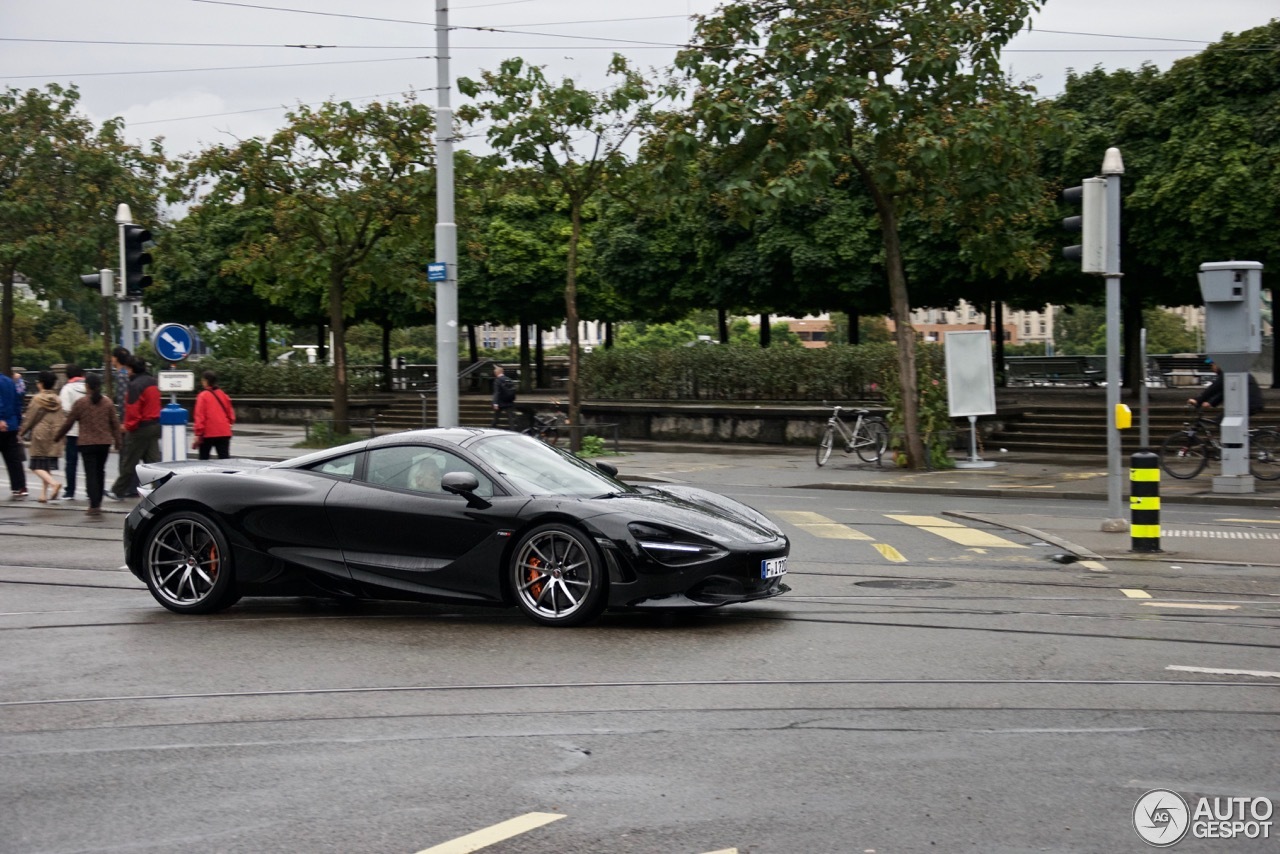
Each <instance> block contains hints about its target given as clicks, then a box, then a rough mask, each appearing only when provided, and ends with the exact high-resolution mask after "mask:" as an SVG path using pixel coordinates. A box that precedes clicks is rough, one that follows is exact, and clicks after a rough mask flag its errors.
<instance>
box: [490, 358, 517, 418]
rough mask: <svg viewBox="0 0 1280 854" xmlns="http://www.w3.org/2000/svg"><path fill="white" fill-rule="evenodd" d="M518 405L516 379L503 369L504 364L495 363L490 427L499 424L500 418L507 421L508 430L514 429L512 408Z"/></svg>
mask: <svg viewBox="0 0 1280 854" xmlns="http://www.w3.org/2000/svg"><path fill="white" fill-rule="evenodd" d="M515 405H516V383H515V380H513V379H511V377H509V376H507V375H506V371H504V370H503V369H502V365H495V366H494V368H493V422H492V423H491V424H490V425H489V426H490V427H497V426H498V419H500V418H501V419H503V420H505V421H506V427H507V429H508V430H511V429H513V428H512V426H511V410H512V409H514V408H515Z"/></svg>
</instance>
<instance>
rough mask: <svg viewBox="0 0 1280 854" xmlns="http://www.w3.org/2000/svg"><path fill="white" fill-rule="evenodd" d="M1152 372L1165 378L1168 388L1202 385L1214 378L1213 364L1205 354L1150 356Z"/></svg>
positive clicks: (1148, 359)
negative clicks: (1206, 358) (1206, 359)
mask: <svg viewBox="0 0 1280 854" xmlns="http://www.w3.org/2000/svg"><path fill="white" fill-rule="evenodd" d="M1147 361H1148V362H1149V363H1150V364H1151V365H1152V369H1151V371H1150V373H1151V374H1155V375H1158V376H1159V377H1160V378H1161V379H1163V380H1164V385H1165V387H1166V388H1179V387H1187V386H1202V385H1205V384H1207V383H1209V382H1211V381H1212V380H1213V376H1214V375H1213V365H1210V364H1208V363H1206V362H1205V357H1204V356H1197V355H1190V356H1148V357H1147Z"/></svg>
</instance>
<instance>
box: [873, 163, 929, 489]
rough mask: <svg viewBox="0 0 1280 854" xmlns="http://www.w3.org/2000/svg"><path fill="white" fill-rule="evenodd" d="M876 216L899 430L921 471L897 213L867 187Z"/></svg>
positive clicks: (912, 464) (912, 336)
mask: <svg viewBox="0 0 1280 854" xmlns="http://www.w3.org/2000/svg"><path fill="white" fill-rule="evenodd" d="M871 192H872V196H873V197H874V198H875V202H876V210H877V212H878V213H879V215H880V234H881V237H882V239H883V240H884V256H885V268H886V272H887V273H888V275H889V304H890V307H891V312H892V314H893V323H894V339H895V340H896V342H897V345H898V385H899V388H900V390H901V392H902V429H903V433H904V438H905V440H906V446H907V447H906V452H907V466H908V467H909V468H912V469H922V468H924V467H925V463H926V461H927V460H928V457H927V456H926V455H925V450H924V441H923V439H922V438H921V436H920V389H919V382H918V380H917V377H916V331H915V328H914V327H912V325H911V300H910V297H909V296H908V294H907V273H906V270H905V269H904V267H903V265H902V244H901V243H900V242H899V239H898V211H897V208H896V207H895V206H894V203H893V200H892V199H890V198H889V197H887V196H885V195H884V194H883V193H882V192H880V188H879V187H877V186H875V185H872V186H871Z"/></svg>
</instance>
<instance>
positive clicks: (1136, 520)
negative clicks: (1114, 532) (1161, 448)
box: [1129, 451, 1160, 552]
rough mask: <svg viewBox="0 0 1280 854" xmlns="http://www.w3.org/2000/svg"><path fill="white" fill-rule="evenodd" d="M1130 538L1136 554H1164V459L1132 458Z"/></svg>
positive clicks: (1152, 455)
mask: <svg viewBox="0 0 1280 854" xmlns="http://www.w3.org/2000/svg"><path fill="white" fill-rule="evenodd" d="M1129 511H1130V518H1129V536H1130V538H1131V539H1130V542H1131V543H1132V545H1131V549H1132V550H1133V551H1135V552H1158V551H1160V455H1159V454H1156V453H1152V452H1151V451H1138V452H1137V453H1135V454H1134V455H1133V456H1132V457H1130V458H1129Z"/></svg>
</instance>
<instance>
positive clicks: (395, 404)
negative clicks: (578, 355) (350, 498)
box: [378, 392, 562, 433]
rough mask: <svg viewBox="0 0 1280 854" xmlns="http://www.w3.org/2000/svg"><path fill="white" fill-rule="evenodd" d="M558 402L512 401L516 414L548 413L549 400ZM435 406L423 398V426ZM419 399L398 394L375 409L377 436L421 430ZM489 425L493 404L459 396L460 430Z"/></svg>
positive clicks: (430, 423) (431, 422)
mask: <svg viewBox="0 0 1280 854" xmlns="http://www.w3.org/2000/svg"><path fill="white" fill-rule="evenodd" d="M561 399H562V398H561V397H559V396H555V395H550V394H540V393H535V394H522V395H520V397H519V399H518V400H517V401H516V408H517V410H521V411H522V412H527V411H528V410H530V409H538V410H542V409H551V408H552V405H553V400H561ZM436 413H437V403H436V397H435V395H434V394H428V395H427V401H426V416H427V417H426V425H425V426H427V427H434V426H435V423H436ZM422 414H423V406H422V398H421V397H420V396H419V395H418V393H417V392H400V393H397V394H395V395H394V396H393V397H392V400H391V403H390V404H389V405H387V406H383V407H380V408H379V409H378V432H379V433H394V432H397V431H400V430H417V429H419V428H420V427H423V426H424V425H423V418H422ZM527 418H528V416H527V414H526V415H517V416H516V423H518V424H521V425H523V423H524V421H525V420H527ZM492 421H493V403H492V398H490V397H489V395H487V394H486V395H479V394H461V395H459V396H458V423H459V424H460V425H461V426H463V427H488V426H489V424H490V423H491V422H492Z"/></svg>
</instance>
